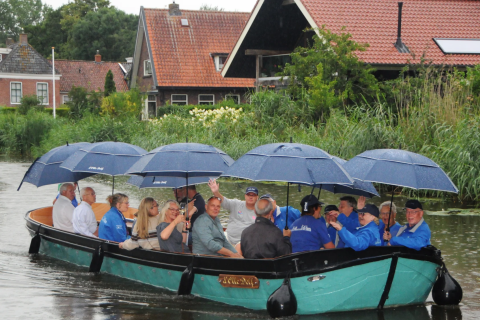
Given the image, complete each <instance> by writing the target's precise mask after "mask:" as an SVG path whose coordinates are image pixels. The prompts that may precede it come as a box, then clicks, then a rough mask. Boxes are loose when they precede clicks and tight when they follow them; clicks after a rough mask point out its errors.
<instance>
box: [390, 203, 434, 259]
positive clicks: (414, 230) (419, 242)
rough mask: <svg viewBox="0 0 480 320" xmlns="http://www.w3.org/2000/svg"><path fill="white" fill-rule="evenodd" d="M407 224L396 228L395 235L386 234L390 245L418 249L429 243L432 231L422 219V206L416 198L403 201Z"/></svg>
mask: <svg viewBox="0 0 480 320" xmlns="http://www.w3.org/2000/svg"><path fill="white" fill-rule="evenodd" d="M405 210H406V215H407V224H406V225H404V226H403V227H401V228H400V230H398V233H397V235H396V236H394V237H393V238H392V235H391V234H390V235H386V237H385V238H386V239H389V240H390V242H389V243H388V245H391V246H405V247H408V248H411V249H415V250H420V249H421V248H423V247H426V246H428V245H429V244H430V238H431V236H432V233H431V232H430V228H429V227H428V225H427V223H426V222H425V220H423V207H422V204H421V203H420V201H418V200H408V201H407V202H406V203H405Z"/></svg>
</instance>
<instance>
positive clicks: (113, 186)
mask: <svg viewBox="0 0 480 320" xmlns="http://www.w3.org/2000/svg"><path fill="white" fill-rule="evenodd" d="M112 178H113V182H112V196H113V190H115V176H112Z"/></svg>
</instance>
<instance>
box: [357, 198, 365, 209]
mask: <svg viewBox="0 0 480 320" xmlns="http://www.w3.org/2000/svg"><path fill="white" fill-rule="evenodd" d="M366 201H367V198H365V197H364V196H360V197H358V201H357V209H359V210H360V209H363V208H364V207H365V202H366Z"/></svg>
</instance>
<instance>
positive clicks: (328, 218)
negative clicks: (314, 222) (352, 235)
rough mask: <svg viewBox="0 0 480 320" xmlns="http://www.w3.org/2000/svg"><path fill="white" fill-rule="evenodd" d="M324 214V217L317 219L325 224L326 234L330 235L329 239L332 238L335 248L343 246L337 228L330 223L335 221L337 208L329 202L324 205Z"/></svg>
mask: <svg viewBox="0 0 480 320" xmlns="http://www.w3.org/2000/svg"><path fill="white" fill-rule="evenodd" d="M324 211H325V212H324V215H325V217H321V218H320V219H319V220H320V221H321V222H322V223H325V225H326V226H327V232H328V235H329V236H330V239H331V240H332V242H333V244H334V245H335V248H337V249H341V248H344V247H345V243H343V241H342V239H340V236H339V235H338V231H337V229H335V228H334V227H333V226H332V225H331V224H330V223H331V222H337V216H336V212H338V208H337V206H336V205H333V204H330V205H328V206H326V207H325V210H324Z"/></svg>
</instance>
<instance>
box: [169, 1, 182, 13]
mask: <svg viewBox="0 0 480 320" xmlns="http://www.w3.org/2000/svg"><path fill="white" fill-rule="evenodd" d="M168 14H169V15H170V16H181V15H182V12H181V11H180V5H178V4H176V3H175V1H173V3H170V4H169V5H168Z"/></svg>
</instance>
